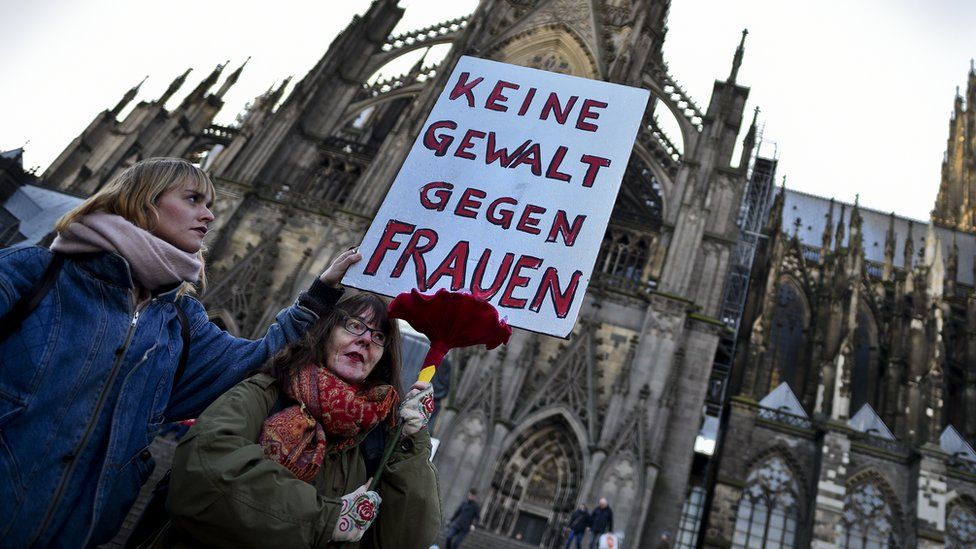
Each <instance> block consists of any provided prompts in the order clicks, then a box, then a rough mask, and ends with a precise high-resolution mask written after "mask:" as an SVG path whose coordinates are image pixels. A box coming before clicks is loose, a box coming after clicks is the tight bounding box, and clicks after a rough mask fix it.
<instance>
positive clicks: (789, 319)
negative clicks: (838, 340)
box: [769, 280, 806, 387]
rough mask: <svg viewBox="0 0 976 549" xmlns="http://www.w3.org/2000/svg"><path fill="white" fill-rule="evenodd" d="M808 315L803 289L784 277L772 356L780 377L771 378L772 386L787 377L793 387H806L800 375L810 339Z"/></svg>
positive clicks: (772, 334) (772, 335)
mask: <svg viewBox="0 0 976 549" xmlns="http://www.w3.org/2000/svg"><path fill="white" fill-rule="evenodd" d="M805 318H806V311H805V305H804V300H803V296H802V294H801V293H800V289H799V288H797V286H796V284H794V283H793V282H791V281H788V280H784V281H783V282H781V283H780V285H779V287H778V288H777V289H776V307H775V309H774V310H773V318H772V326H771V328H770V334H769V339H770V349H769V356H770V357H771V360H772V361H773V371H774V372H775V373H776V375H777V376H778V379H774V380H771V382H770V386H777V385H779V382H783V381H785V382H787V383H789V384H790V386H792V387H802V385H801V384H798V383H797V379H796V377H797V371H798V370H799V367H800V365H799V362H800V360H801V357H802V356H803V352H804V345H805V343H806V337H805V335H804V333H803V327H804V319H805Z"/></svg>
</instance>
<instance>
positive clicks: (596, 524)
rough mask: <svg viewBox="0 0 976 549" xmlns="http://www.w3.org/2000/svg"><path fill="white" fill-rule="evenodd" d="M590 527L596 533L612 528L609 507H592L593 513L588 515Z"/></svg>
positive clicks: (611, 511)
mask: <svg viewBox="0 0 976 549" xmlns="http://www.w3.org/2000/svg"><path fill="white" fill-rule="evenodd" d="M590 529H591V530H593V531H594V532H596V533H597V534H602V533H604V532H609V531H611V530H613V510H612V509H610V507H607V508H606V509H604V508H603V507H597V508H596V509H594V510H593V514H592V515H590Z"/></svg>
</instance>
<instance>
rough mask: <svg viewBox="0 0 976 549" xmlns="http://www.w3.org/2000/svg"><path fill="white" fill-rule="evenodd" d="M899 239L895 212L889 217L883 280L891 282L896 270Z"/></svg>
mask: <svg viewBox="0 0 976 549" xmlns="http://www.w3.org/2000/svg"><path fill="white" fill-rule="evenodd" d="M897 238H898V237H897V236H896V235H895V212H891V215H889V216H888V232H887V233H885V249H884V271H883V272H882V275H881V278H882V280H891V273H893V272H894V270H895V244H896V239H897Z"/></svg>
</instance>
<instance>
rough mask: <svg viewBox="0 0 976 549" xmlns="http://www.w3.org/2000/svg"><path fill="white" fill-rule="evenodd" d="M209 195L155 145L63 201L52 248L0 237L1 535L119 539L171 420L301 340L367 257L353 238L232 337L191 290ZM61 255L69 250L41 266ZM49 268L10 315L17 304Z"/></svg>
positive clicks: (11, 543)
mask: <svg viewBox="0 0 976 549" xmlns="http://www.w3.org/2000/svg"><path fill="white" fill-rule="evenodd" d="M213 200H214V188H213V184H212V183H211V181H210V179H209V178H208V177H207V175H206V174H205V173H204V172H203V171H201V170H200V169H198V168H196V167H195V166H193V165H192V164H190V163H188V162H186V161H185V160H181V159H175V158H153V159H148V160H144V161H142V162H139V163H137V164H135V165H134V166H132V167H131V168H129V169H127V170H125V171H124V172H123V173H122V174H120V175H119V176H118V177H117V178H116V179H115V180H113V181H112V182H111V183H110V184H108V185H107V186H106V187H105V188H104V189H102V190H101V191H99V192H98V193H96V194H95V195H93V196H92V197H91V198H89V199H88V200H86V201H85V202H83V203H82V204H80V205H79V206H78V207H77V208H75V209H74V210H72V211H71V212H69V213H67V214H66V215H65V216H64V217H63V218H62V219H61V220H60V221H59V222H58V223H57V225H56V229H57V231H58V236H57V238H56V239H55V240H54V242H53V243H52V244H51V249H50V250H47V249H44V248H39V247H23V248H8V249H4V250H0V316H2V317H3V319H4V320H3V322H0V324H3V325H4V326H2V328H3V332H4V333H3V334H2V336H3V337H2V339H0V363H2V366H0V494H3V496H2V497H0V539H2V540H3V543H2V544H3V545H4V546H7V547H29V546H36V547H60V546H69V547H84V546H94V545H98V544H100V543H104V542H107V541H109V540H110V539H111V538H112V537H113V536H114V535H115V534H116V532H117V531H118V530H119V528H120V527H121V525H122V521H123V519H124V518H125V516H126V513H127V511H128V510H129V508H130V507H131V505H132V502H133V501H134V500H135V498H136V496H137V494H138V491H139V488H140V486H141V485H142V483H143V482H144V481H145V480H146V479H147V478H148V476H149V474H150V472H151V471H152V469H153V466H154V464H153V460H152V456H151V455H150V453H149V451H148V446H149V443H150V441H151V440H152V439H153V437H154V436H155V435H156V433H157V432H158V430H159V428H160V425H161V424H162V423H163V422H164V421H173V420H177V419H182V418H188V417H195V416H197V415H198V414H199V413H200V412H201V411H202V410H203V409H204V408H206V407H207V406H208V405H209V404H210V403H211V402H212V401H213V400H214V399H216V398H217V397H218V396H220V394H221V393H223V392H224V391H226V390H227V389H229V388H231V387H232V386H234V385H235V384H236V383H237V382H239V381H240V380H242V379H243V378H244V377H245V376H246V375H247V374H248V373H250V372H251V370H253V369H255V368H257V367H259V366H260V365H261V364H262V363H264V362H265V361H267V360H268V359H269V358H271V357H272V356H274V355H275V353H277V352H278V351H279V350H281V349H282V348H283V347H285V345H287V344H288V343H291V342H294V341H298V340H299V339H300V338H301V337H302V336H303V335H304V333H305V332H306V331H307V330H308V328H309V327H310V326H311V325H312V323H314V322H315V321H316V320H317V319H318V318H319V315H320V314H324V312H325V311H328V310H330V309H331V306H332V305H334V304H335V303H336V302H337V301H338V298H339V296H340V295H341V293H342V291H341V289H339V281H340V280H341V279H342V275H343V274H344V273H345V271H346V269H348V267H349V265H350V264H352V263H354V262H356V261H359V260H360V259H361V256H360V254H359V253H358V252H356V251H355V250H349V251H347V252H345V253H343V254H341V255H340V256H339V257H337V258H336V260H335V261H333V263H332V264H331V265H330V266H329V267H328V268H327V269H326V270H325V272H323V273H322V274H321V275H320V276H319V278H318V279H316V280H315V281H314V282H313V284H312V287H311V288H309V289H308V291H306V292H302V293H301V294H300V295H299V296H298V299H297V300H296V302H295V303H294V304H293V305H292V306H290V307H287V308H285V309H283V310H282V311H281V312H279V313H278V315H277V317H276V319H275V322H274V323H273V324H272V325H271V326H270V327H269V328H268V331H267V333H266V334H265V336H264V337H263V338H261V339H258V340H254V341H252V340H247V339H241V338H236V337H233V336H231V335H229V334H228V333H227V332H224V331H223V330H221V329H220V328H219V327H218V326H216V325H215V324H213V323H212V322H210V320H209V319H208V317H207V313H206V311H205V310H204V308H203V306H202V305H201V304H200V302H199V301H197V300H195V299H194V298H193V297H191V296H190V295H189V294H190V293H191V290H192V287H193V284H195V283H197V282H199V281H200V280H201V278H202V277H203V272H204V267H203V257H202V255H201V247H202V243H203V239H204V237H205V236H206V234H207V231H208V230H209V225H210V223H211V222H212V221H213V220H214V215H213V213H212V212H211V208H212V204H213ZM54 257H58V258H59V259H58V261H59V262H61V261H63V263H55V265H61V266H60V269H59V270H57V269H55V270H54V273H55V274H54V275H53V276H54V277H53V278H52V277H51V276H47V277H46V276H45V272H46V271H47V272H49V273H50V272H51V271H50V270H49V267H50V266H51V265H52V262H53V258H54ZM47 279H50V280H52V283H51V286H50V287H49V289H47V290H46V292H45V293H43V298H42V299H41V300H40V301H39V303H37V304H36V306H34V307H31V308H29V310H30V312H29V315H27V316H26V318H23V319H22V321H21V322H19V324H17V325H16V326H14V325H13V324H14V323H13V321H8V319H9V318H10V317H11V316H13V315H12V314H11V313H12V310H13V311H17V310H22V309H23V308H24V298H25V296H30V295H31V294H32V293H33V294H36V293H37V288H36V286H37V285H38V281H40V280H47ZM181 317H182V318H181ZM18 320H19V319H18ZM184 343H188V349H187V346H186V345H184ZM177 370H182V371H181V372H180V375H179V376H177ZM177 377H178V379H176V378H177Z"/></svg>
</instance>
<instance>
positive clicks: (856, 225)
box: [848, 194, 862, 253]
mask: <svg viewBox="0 0 976 549" xmlns="http://www.w3.org/2000/svg"><path fill="white" fill-rule="evenodd" d="M860 200H861V195H859V194H855V195H854V208H852V209H851V220H850V225H849V226H848V229H849V231H850V232H849V234H850V238H849V239H848V241H849V244H848V248H851V249H853V250H854V252H855V253H860V252H861V251H862V248H861V221H862V220H861V208H860V207H859V206H858V203H859V202H860Z"/></svg>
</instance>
